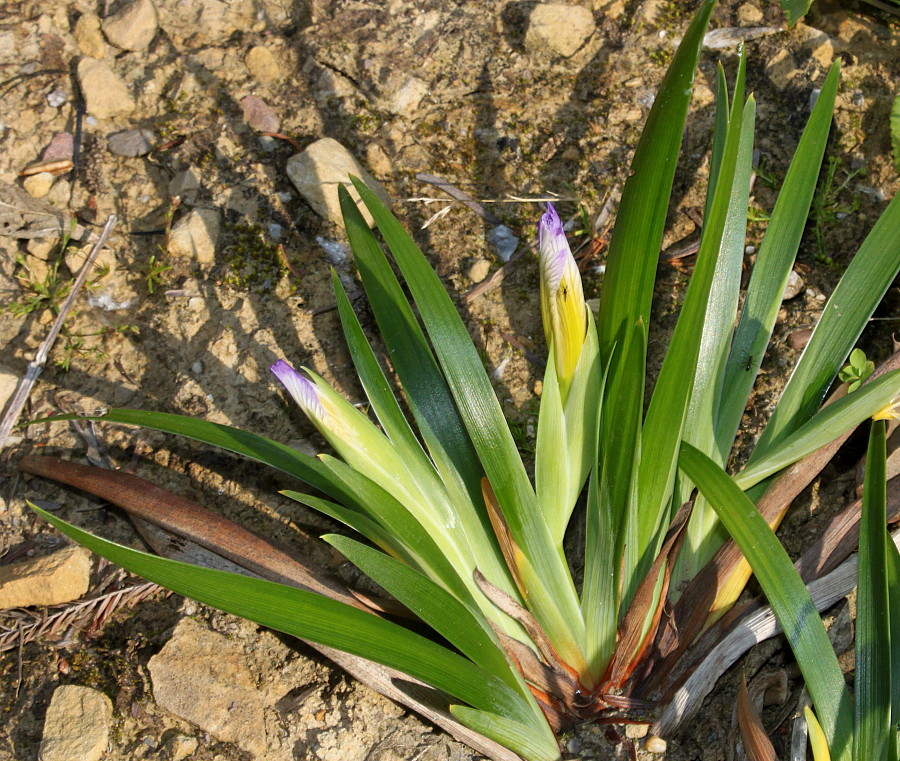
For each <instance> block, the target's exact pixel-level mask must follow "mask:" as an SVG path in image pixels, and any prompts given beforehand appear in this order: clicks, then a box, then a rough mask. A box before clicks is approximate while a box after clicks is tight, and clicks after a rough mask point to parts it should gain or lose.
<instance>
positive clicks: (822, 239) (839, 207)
mask: <svg viewBox="0 0 900 761" xmlns="http://www.w3.org/2000/svg"><path fill="white" fill-rule="evenodd" d="M838 170H840V171H841V173H842V174H843V176H844V179H843V180H842V181H841V182H838V180H837V174H838ZM864 172H865V169H864V168H863V167H860V168H859V169H854V170H853V171H852V172H850V171H847V170H845V169H842V168H841V159H840V158H838V157H837V156H829V157H828V159H827V164H826V166H825V170H824V172H823V173H822V176H821V178H820V179H819V184H818V186H817V187H816V194H815V195H814V196H813V200H812V209H811V211H810V220H811V221H812V223H813V231H814V233H815V236H816V261H817V262H821V263H822V264H828V265H831V264H834V259H833V258H832V257H831V255H830V254H829V246H828V245H827V243H826V241H827V238H828V236H829V234H830V232H831V231H832V230H833V229H834V228H835V227H836V226H837V224H838V222H839V221H840V220H841V219H843V218H844V217H846V216H847V215H848V214H852V213H853V212H855V211H856V210H857V209H858V208H859V193H858V192H856V191H853V190H851V189H850V182H851V181H852V180H853V179H854V178H855V177H857V176H859V175H860V174H863V173H864Z"/></svg>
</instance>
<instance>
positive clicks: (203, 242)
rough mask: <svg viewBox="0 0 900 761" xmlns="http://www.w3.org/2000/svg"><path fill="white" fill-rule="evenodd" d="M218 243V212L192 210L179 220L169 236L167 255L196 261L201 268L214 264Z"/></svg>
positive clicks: (212, 210) (213, 210)
mask: <svg viewBox="0 0 900 761" xmlns="http://www.w3.org/2000/svg"><path fill="white" fill-rule="evenodd" d="M218 242H219V212H218V211H216V210H215V209H194V210H193V211H191V212H189V213H188V214H186V215H185V216H183V217H182V218H181V219H179V220H178V221H177V222H176V223H175V226H174V227H173V228H172V232H171V234H170V235H169V254H171V255H172V256H177V257H182V258H189V259H196V260H197V262H198V264H200V266H201V267H209V266H212V265H213V264H215V263H216V245H217V244H218Z"/></svg>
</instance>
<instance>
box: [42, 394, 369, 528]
mask: <svg viewBox="0 0 900 761" xmlns="http://www.w3.org/2000/svg"><path fill="white" fill-rule="evenodd" d="M84 419H87V420H98V421H101V422H104V423H122V424H124V425H136V426H141V427H143V428H152V429H153V430H155V431H162V432H164V433H173V434H175V435H176V436H183V437H184V438H186V439H193V440H194V441H199V442H202V443H204V444H210V445H212V446H215V447H220V448H221V449H225V450H227V451H229V452H234V453H235V454H239V455H242V456H244V457H247V458H248V459H250V460H254V461H256V462H261V463H263V464H264V465H268V466H269V467H271V468H275V469H276V470H280V471H282V472H284V473H287V474H288V475H291V476H294V477H295V478H299V479H300V480H301V481H304V482H305V483H307V484H309V485H310V486H313V487H315V488H316V489H318V490H319V491H322V492H325V494H327V495H329V496H330V497H332V498H334V499H336V500H338V501H340V502H341V503H343V504H344V505H346V506H348V507H352V508H353V509H356V510H358V511H360V512H364V511H365V508H364V507H363V506H362V505H361V504H360V503H359V501H358V500H357V499H356V497H355V495H354V494H353V493H352V492H351V491H349V490H347V489H346V488H345V487H344V485H343V483H341V481H340V480H339V479H337V478H335V477H334V475H333V474H332V473H331V471H330V470H329V469H328V468H326V467H325V466H324V465H323V464H322V463H321V462H320V461H319V460H317V459H316V458H315V457H310V456H309V455H308V454H304V453H303V452H299V451H298V450H296V449H292V448H291V447H289V446H286V445H284V444H280V443H279V442H277V441H272V439H267V438H265V437H263V436H257V435H256V434H254V433H248V432H247V431H242V430H241V429H240V428H233V427H231V426H228V425H221V424H220V423H210V422H207V421H206V420H197V419H195V418H192V417H188V416H187V415H172V414H169V413H166V412H147V411H146V410H127V409H112V410H106V411H104V412H101V413H99V414H96V415H80V414H79V415H54V416H53V417H48V418H43V419H42V420H39V421H34V422H41V423H54V422H62V421H67V420H84Z"/></svg>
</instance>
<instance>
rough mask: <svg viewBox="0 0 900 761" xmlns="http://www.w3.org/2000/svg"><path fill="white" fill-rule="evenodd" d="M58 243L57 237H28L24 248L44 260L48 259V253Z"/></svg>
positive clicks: (52, 250) (50, 252) (54, 249)
mask: <svg viewBox="0 0 900 761" xmlns="http://www.w3.org/2000/svg"><path fill="white" fill-rule="evenodd" d="M58 245H59V238H29V239H28V244H27V245H26V246H25V250H26V251H28V253H29V254H31V255H32V256H36V257H37V258H38V259H41V260H43V261H45V262H46V261H48V260H49V259H50V254H52V253H53V252H54V251H56V247H57V246H58Z"/></svg>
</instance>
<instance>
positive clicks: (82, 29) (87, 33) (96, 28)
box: [72, 13, 106, 58]
mask: <svg viewBox="0 0 900 761" xmlns="http://www.w3.org/2000/svg"><path fill="white" fill-rule="evenodd" d="M72 36H73V37H74V38H75V44H76V45H77V46H78V50H79V52H80V53H81V54H82V55H86V56H90V57H91V58H103V56H105V55H106V43H105V42H104V41H103V35H102V34H101V32H100V17H99V16H98V15H97V14H96V13H83V14H81V16H79V17H78V21H76V22H75V28H74V29H73V30H72Z"/></svg>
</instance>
